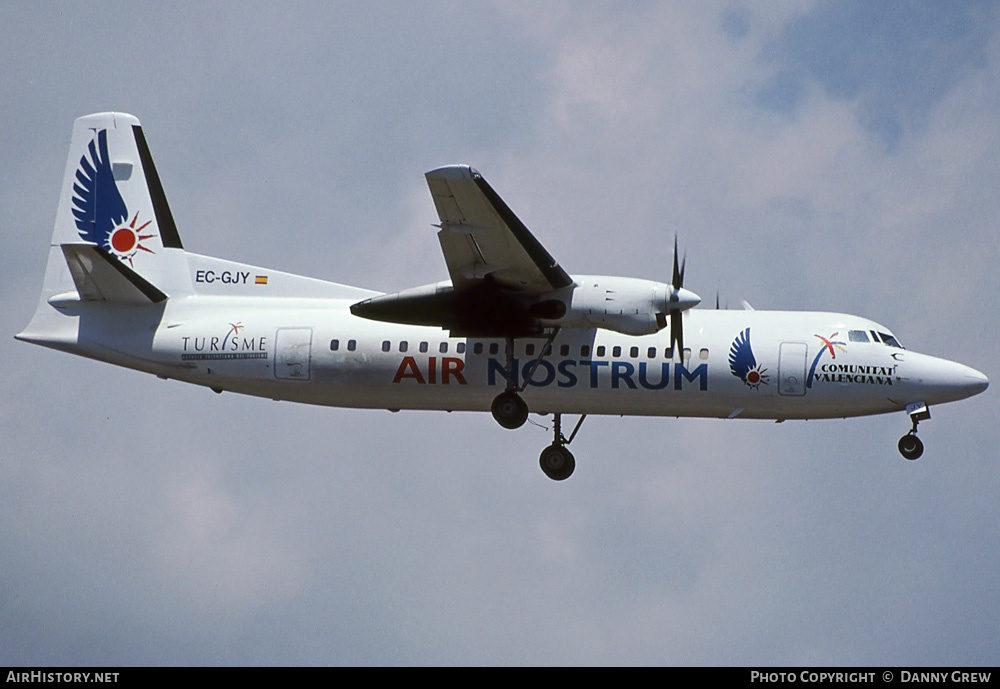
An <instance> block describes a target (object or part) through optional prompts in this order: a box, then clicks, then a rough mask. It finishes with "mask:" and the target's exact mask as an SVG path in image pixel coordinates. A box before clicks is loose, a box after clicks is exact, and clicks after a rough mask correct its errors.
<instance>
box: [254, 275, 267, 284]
mask: <svg viewBox="0 0 1000 689" xmlns="http://www.w3.org/2000/svg"><path fill="white" fill-rule="evenodd" d="M253 283H254V284H255V285H266V284H267V276H266V275H258V276H257V277H256V278H254V281H253Z"/></svg>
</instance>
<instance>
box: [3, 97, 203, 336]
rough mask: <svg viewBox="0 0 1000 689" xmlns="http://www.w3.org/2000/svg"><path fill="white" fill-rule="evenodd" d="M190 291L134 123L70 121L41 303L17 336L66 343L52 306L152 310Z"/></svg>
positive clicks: (114, 116)
mask: <svg viewBox="0 0 1000 689" xmlns="http://www.w3.org/2000/svg"><path fill="white" fill-rule="evenodd" d="M191 293H192V284H191V275H190V271H189V270H188V265H187V258H186V256H185V253H184V247H183V245H182V244H181V239H180V236H179V235H178V233H177V227H176V226H175V225H174V219H173V215H172V214H171V213H170V207H169V206H168V205H167V199H166V195H165V194H164V193H163V187H162V185H161V184H160V178H159V175H158V174H157V172H156V167H155V166H154V165H153V159H152V156H151V155H150V153H149V146H148V145H147V143H146V137H145V135H144V134H143V132H142V127H141V126H140V124H139V120H138V119H137V118H135V117H133V116H132V115H128V114H125V113H117V112H106V113H98V114H95V115H87V116H85V117H81V118H79V119H77V120H76V122H74V123H73V136H72V138H71V140H70V149H69V157H68V159H67V161H66V171H65V173H64V175H63V183H62V187H61V192H60V195H59V207H58V209H57V211H56V220H55V227H54V228H53V231H52V240H51V242H50V245H49V257H48V263H47V264H46V268H45V281H44V284H43V287H42V295H41V300H40V302H39V304H38V308H37V310H36V312H35V317H34V318H33V319H32V322H31V324H29V326H28V327H27V328H26V329H25V331H24V332H23V333H20V334H19V335H18V337H19V338H21V339H30V336H37V337H38V338H39V339H44V340H50V339H53V338H56V339H58V338H60V337H67V338H69V337H71V336H72V335H71V331H72V330H73V325H72V324H71V321H70V319H60V318H58V317H56V311H55V310H54V309H53V307H55V309H65V308H67V307H69V306H70V305H71V304H72V303H78V302H87V301H108V302H116V303H121V304H132V305H138V304H151V303H158V302H161V301H164V300H165V299H167V298H168V297H172V296H177V295H187V294H191ZM64 331H65V332H64Z"/></svg>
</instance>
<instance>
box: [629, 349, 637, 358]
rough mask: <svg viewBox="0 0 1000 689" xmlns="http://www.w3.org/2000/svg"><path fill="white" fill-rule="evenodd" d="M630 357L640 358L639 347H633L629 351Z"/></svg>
mask: <svg viewBox="0 0 1000 689" xmlns="http://www.w3.org/2000/svg"><path fill="white" fill-rule="evenodd" d="M628 355H629V356H630V357H632V358H633V359H636V358H638V357H639V348H638V347H632V348H631V349H629V350H628Z"/></svg>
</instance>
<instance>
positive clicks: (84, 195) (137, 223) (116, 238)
mask: <svg viewBox="0 0 1000 689" xmlns="http://www.w3.org/2000/svg"><path fill="white" fill-rule="evenodd" d="M88 154H89V155H88ZM73 216H74V217H75V218H76V228H77V230H78V231H79V232H80V237H81V238H82V239H83V240H84V241H86V242H90V243H91V244H96V245H97V246H99V247H102V248H104V249H107V250H108V251H109V252H110V253H111V254H113V255H115V256H117V257H118V258H119V259H121V260H122V261H128V262H129V265H133V263H132V258H133V257H134V256H135V255H136V254H137V253H139V252H140V251H144V252H146V253H150V254H151V253H154V252H153V250H152V249H150V248H149V247H147V246H144V245H143V242H144V241H145V240H147V239H152V238H153V237H155V236H156V235H155V234H143V233H144V232H148V228H149V225H150V224H151V223H152V222H153V221H152V220H146V221H145V222H143V221H141V220H140V218H139V212H138V211H137V212H136V213H135V215H133V216H132V219H131V220H129V211H128V208H127V207H126V205H125V199H123V198H122V195H121V192H120V191H119V190H118V183H117V182H116V181H115V176H114V171H113V170H112V167H111V161H110V159H109V157H108V130H106V129H102V130H100V131H99V132H97V134H96V135H95V136H94V139H93V140H92V141H91V142H90V145H89V146H88V147H87V153H85V154H84V155H83V156H82V157H81V158H80V167H78V168H77V170H76V179H75V180H74V182H73Z"/></svg>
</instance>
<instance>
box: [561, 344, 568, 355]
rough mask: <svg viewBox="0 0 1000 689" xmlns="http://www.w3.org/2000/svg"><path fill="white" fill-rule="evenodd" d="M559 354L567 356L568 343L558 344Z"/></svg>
mask: <svg viewBox="0 0 1000 689" xmlns="http://www.w3.org/2000/svg"><path fill="white" fill-rule="evenodd" d="M559 356H569V345H560V347H559Z"/></svg>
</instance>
